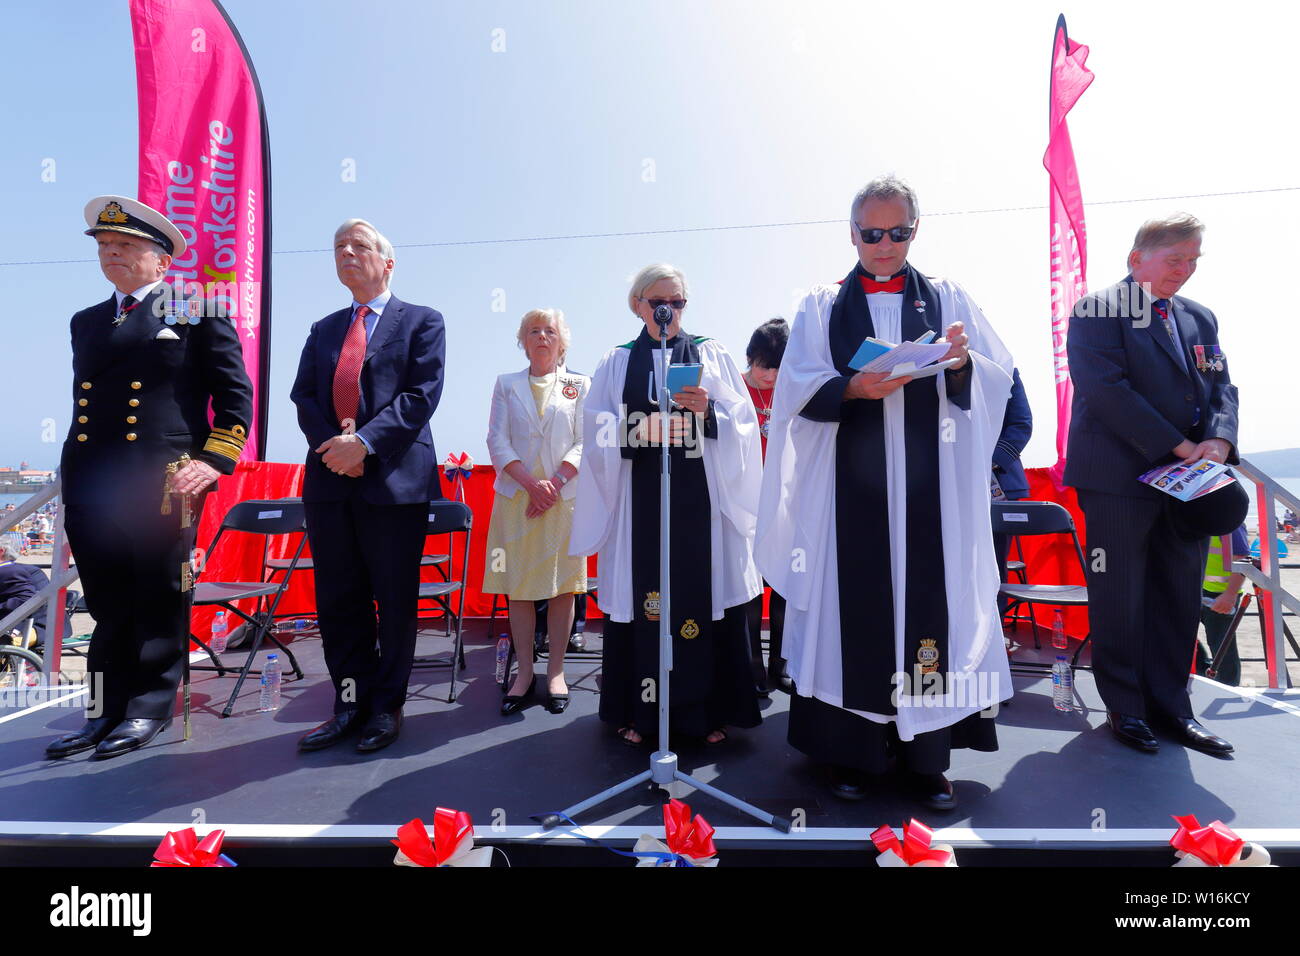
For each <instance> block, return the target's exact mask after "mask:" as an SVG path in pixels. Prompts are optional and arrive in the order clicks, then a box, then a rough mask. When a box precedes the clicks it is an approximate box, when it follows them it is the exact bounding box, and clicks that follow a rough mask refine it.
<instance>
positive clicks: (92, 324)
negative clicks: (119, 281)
mask: <svg viewBox="0 0 1300 956" xmlns="http://www.w3.org/2000/svg"><path fill="white" fill-rule="evenodd" d="M116 313H117V298H116V296H114V295H111V294H110V295H109V297H108V301H107V302H104V303H103V304H101V305H98V306H96V307H95V309H94V311H92V312H91V313H89V314H88V315H87V316H86V318H85V319H83V320H82V331H81V340H80V341H79V342H78V343H77V350H76V354H75V355H73V362H74V363H75V368H76V374H77V378H78V379H82V380H85V379H89V378H94V377H95V376H96V375H97V374H99V372H100V371H101V370H103V369H104V367H105V366H107V365H110V364H111V363H112V361H113V351H112V349H111V347H110V342H111V341H112V338H113V332H114V331H115V330H114V328H113V316H114V315H115V314H116Z"/></svg>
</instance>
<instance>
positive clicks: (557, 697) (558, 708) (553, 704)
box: [546, 694, 569, 714]
mask: <svg viewBox="0 0 1300 956" xmlns="http://www.w3.org/2000/svg"><path fill="white" fill-rule="evenodd" d="M568 706H569V695H568V694H552V695H551V696H550V697H548V698H547V699H546V709H547V710H549V711H550V712H551V713H553V714H562V713H564V711H565V709H566V708H567V707H568Z"/></svg>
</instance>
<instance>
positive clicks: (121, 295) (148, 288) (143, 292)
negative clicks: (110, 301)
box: [113, 279, 162, 312]
mask: <svg viewBox="0 0 1300 956" xmlns="http://www.w3.org/2000/svg"><path fill="white" fill-rule="evenodd" d="M160 282H162V279H154V280H153V281H152V282H150V283H147V284H145V285H142V286H140V288H138V289H136V290H135V291H134V292H132V293H131V298H133V299H135V301H137V302H143V301H144V297H145V296H147V295H148V294H149V293H150V292H152V291H153V290H154V287H155V286H157V285H158V284H159V283H160ZM113 295H114V296H115V297H116V299H117V310H118V311H119V312H121V311H122V300H123V299H125V298H126V293H125V292H119V291H118V290H117V289H114V290H113Z"/></svg>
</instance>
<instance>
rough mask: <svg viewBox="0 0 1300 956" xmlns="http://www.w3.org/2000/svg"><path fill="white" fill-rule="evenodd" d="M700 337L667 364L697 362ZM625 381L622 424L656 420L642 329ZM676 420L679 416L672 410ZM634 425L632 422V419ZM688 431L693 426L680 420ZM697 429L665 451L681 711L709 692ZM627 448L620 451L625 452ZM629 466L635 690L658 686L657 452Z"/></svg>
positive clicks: (707, 550) (650, 351)
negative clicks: (650, 681) (647, 682)
mask: <svg viewBox="0 0 1300 956" xmlns="http://www.w3.org/2000/svg"><path fill="white" fill-rule="evenodd" d="M701 341H704V340H703V339H700V338H693V337H692V336H690V335H689V334H687V333H686V332H680V333H678V335H677V336H675V337H674V338H672V339H669V340H668V354H669V356H670V361H671V362H672V364H674V365H680V364H684V363H685V364H698V363H699V362H700V351H699V348H698V344H699V342H701ZM629 346H630V348H631V352H632V354H631V355H629V356H628V362H627V377H626V378H625V379H624V381H623V404H624V405H625V406H626V408H627V414H628V416H629V418H633V417H634V413H637V412H640V413H642V414H643V415H649V414H655V415H657V414H658V405H657V403H655V402H652V401H651V398H650V396H651V394H653V393H654V386H652V385H651V382H653V381H654V379H653V378H652V375H653V371H654V366H655V365H656V364H657V363H658V361H659V343H658V342H657V341H656V340H655V339H652V338H651V337H650V334H649V332H648V331H646V330H645V329H642V331H641V334H640V335H639V336H637V338H636V340H635V341H633V342H631V343H629ZM677 414H679V415H681V414H682V412H681V410H680V409H679V410H678V411H677ZM635 417H636V418H639V417H640V416H635ZM687 420H688V421H690V422H691V423H692V425H693V426H698V424H699V419H698V418H697V417H696V416H693V415H687ZM703 440H704V437H703V429H702V428H699V427H695V431H694V435H693V436H692V437H691V439H689V441H690V442H692V443H693V447H692V448H688V447H685V446H680V445H675V446H672V447H670V448H669V469H670V474H671V475H672V513H671V515H670V518H669V536H670V541H671V556H670V558H669V574H670V577H671V588H672V592H671V607H670V608H669V610H670V612H671V615H672V620H671V621H670V622H669V628H670V630H671V632H672V636H673V688H672V694H673V696H672V700H673V702H674V706H676V705H677V704H682V705H688V704H696V703H700V702H702V701H703V700H704V699H705V698H706V697H707V695H708V693H709V689H710V688H711V687H713V683H714V680H713V670H714V651H715V648H714V646H713V640H712V638H713V591H712V586H711V577H712V571H711V569H712V566H713V564H712V540H711V537H710V532H709V528H710V514H711V512H710V503H709V484H708V477H707V475H706V474H705V471H704V459H703V458H702V457H701V454H700V452H701V449H700V446H699V442H701V441H703ZM625 447H627V446H625ZM627 457H631V459H632V602H633V612H634V613H633V617H632V624H633V633H634V640H635V644H636V647H635V649H634V667H635V674H636V679H637V681H638V683H640V682H641V681H643V680H644V679H645V678H647V677H650V678H654V679H656V680H657V679H658V673H659V667H658V660H659V653H658V634H659V609H660V606H659V601H660V580H659V469H660V460H661V458H660V449H659V446H658V445H650V446H648V447H645V448H640V449H637V450H635V451H634V452H633V453H632V454H631V455H628V456H627ZM641 709H642V710H643V711H644V713H642V714H638V717H637V724H638V726H645V727H649V726H652V725H653V720H654V710H655V708H654V706H653V701H651V702H648V703H647V704H646V705H645V706H644V707H643V708H641Z"/></svg>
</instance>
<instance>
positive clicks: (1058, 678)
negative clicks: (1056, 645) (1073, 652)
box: [1052, 654, 1074, 711]
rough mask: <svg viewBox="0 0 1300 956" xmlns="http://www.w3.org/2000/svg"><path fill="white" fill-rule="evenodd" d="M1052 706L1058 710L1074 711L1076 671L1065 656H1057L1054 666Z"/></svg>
mask: <svg viewBox="0 0 1300 956" xmlns="http://www.w3.org/2000/svg"><path fill="white" fill-rule="evenodd" d="M1052 706H1053V707H1055V708H1056V709H1057V710H1063V711H1070V710H1074V670H1073V669H1072V668H1071V667H1070V662H1069V661H1067V660H1066V659H1065V655H1064V654H1057V655H1056V663H1055V664H1053V665H1052Z"/></svg>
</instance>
